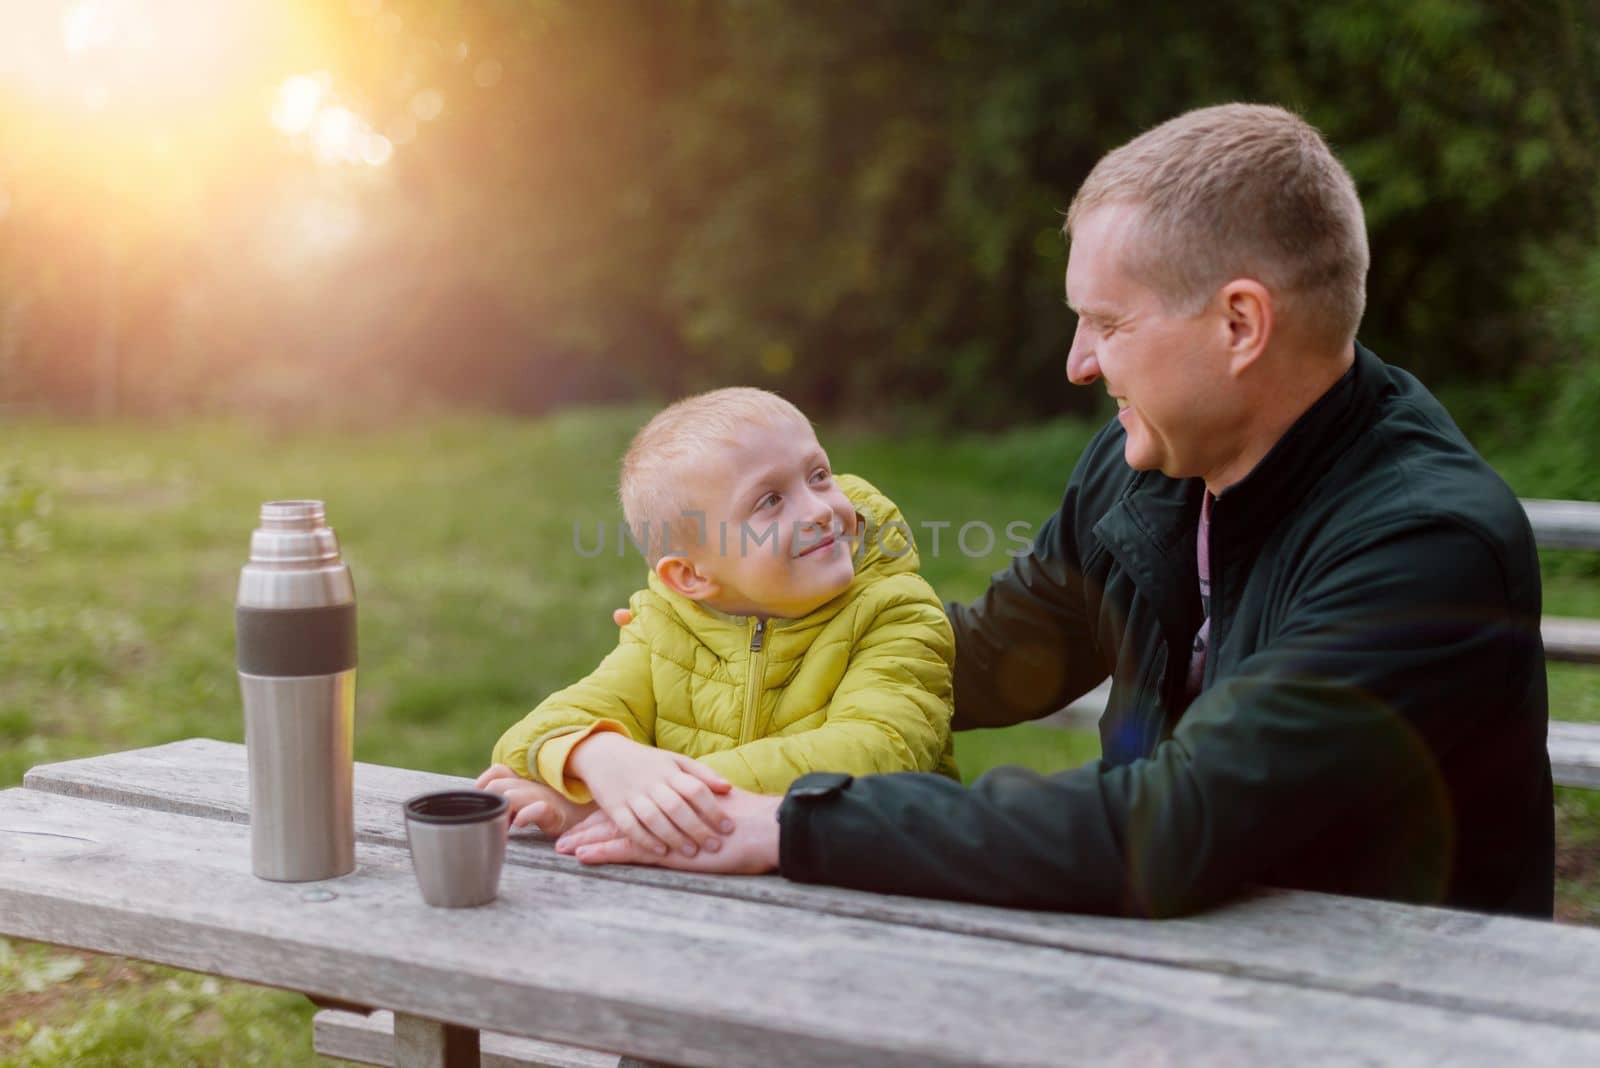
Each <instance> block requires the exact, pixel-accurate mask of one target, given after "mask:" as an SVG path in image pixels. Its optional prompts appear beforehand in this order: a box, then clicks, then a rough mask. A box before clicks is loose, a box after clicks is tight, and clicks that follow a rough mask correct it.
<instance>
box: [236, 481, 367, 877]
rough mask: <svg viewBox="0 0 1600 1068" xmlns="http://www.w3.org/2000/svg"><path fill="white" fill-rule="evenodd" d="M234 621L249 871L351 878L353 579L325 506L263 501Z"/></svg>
mask: <svg viewBox="0 0 1600 1068" xmlns="http://www.w3.org/2000/svg"><path fill="white" fill-rule="evenodd" d="M236 621H237V626H238V652H239V689H240V691H241V693H242V695H243V697H244V729H245V748H246V750H247V751H248V754H249V761H250V858H251V867H252V868H253V870H254V871H255V873H256V875H258V876H260V877H261V878H263V879H274V880H277V881H279V882H309V881H311V880H314V879H331V878H333V877H334V876H337V875H345V874H347V873H349V872H351V871H354V870H355V866H356V856H355V837H356V836H355V808H354V803H353V792H354V791H353V779H354V775H355V754H354V748H353V746H354V735H355V696H356V595H355V583H354V582H353V581H352V580H351V577H350V568H349V567H348V566H346V565H345V563H344V560H343V559H342V558H341V557H340V555H339V540H338V539H337V538H336V537H335V536H334V533H333V530H332V529H331V528H329V526H328V523H327V518H326V515H325V513H324V510H323V507H322V502H321V501H268V502H267V503H266V504H263V505H262V506H261V525H260V526H259V527H257V528H256V530H255V532H254V533H253V534H252V535H251V537H250V562H249V563H247V564H246V565H245V566H244V570H243V571H242V572H241V573H240V575H239V599H238V606H237V609H236Z"/></svg>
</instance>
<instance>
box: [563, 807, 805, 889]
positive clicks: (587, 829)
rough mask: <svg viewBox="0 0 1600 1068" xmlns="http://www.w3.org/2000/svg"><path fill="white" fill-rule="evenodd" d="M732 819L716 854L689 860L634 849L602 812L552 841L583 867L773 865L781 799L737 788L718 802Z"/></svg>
mask: <svg viewBox="0 0 1600 1068" xmlns="http://www.w3.org/2000/svg"><path fill="white" fill-rule="evenodd" d="M721 802H722V807H723V810H724V811H725V812H727V813H728V814H729V815H730V816H731V817H732V818H733V821H734V829H733V831H732V832H731V833H729V834H727V835H725V836H724V838H723V845H722V848H721V849H720V850H717V851H716V852H711V851H705V850H702V851H701V852H700V853H698V854H696V855H695V856H686V855H684V854H683V853H664V854H663V853H657V852H655V851H653V850H645V849H642V848H640V846H639V844H638V843H637V842H635V841H634V840H633V839H631V838H629V837H628V836H627V835H625V834H623V833H622V832H621V831H619V830H617V827H616V825H615V824H613V823H612V822H611V820H610V819H609V818H607V816H606V814H605V813H604V812H596V813H595V814H594V815H592V816H590V817H588V818H587V819H585V820H584V821H583V822H582V823H580V824H578V825H577V826H576V827H574V828H572V829H571V830H569V831H567V832H566V833H565V834H563V835H562V836H561V837H560V838H558V839H556V852H558V853H567V854H570V855H574V856H576V857H577V858H578V859H579V860H581V861H582V862H583V863H585V864H653V865H657V866H659V867H664V868H677V869H680V870H682V871H699V872H719V873H722V874H727V875H759V874H762V873H763V872H770V871H776V870H777V867H778V806H779V805H780V804H782V803H783V798H781V797H768V796H766V795H765V794H753V793H750V792H749V791H746V790H740V789H738V788H737V787H735V788H734V789H732V790H730V791H729V792H728V794H727V796H725V797H723V798H721Z"/></svg>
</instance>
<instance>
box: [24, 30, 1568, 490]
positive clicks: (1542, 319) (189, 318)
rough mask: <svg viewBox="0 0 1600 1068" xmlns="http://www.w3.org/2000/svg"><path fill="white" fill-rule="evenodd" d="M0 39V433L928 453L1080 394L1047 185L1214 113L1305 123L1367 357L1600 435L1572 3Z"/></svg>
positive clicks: (1084, 398) (1068, 182)
mask: <svg viewBox="0 0 1600 1068" xmlns="http://www.w3.org/2000/svg"><path fill="white" fill-rule="evenodd" d="M0 23H3V24H4V25H0V405H5V406H8V407H10V408H14V409H39V408H42V409H47V410H55V411H62V412H70V413H93V414H111V413H117V414H128V413H132V414H142V415H163V416H165V415H173V414H184V413H190V412H197V411H202V412H217V411H235V410H249V411H256V412H261V411H265V412H267V413H269V414H270V413H279V414H285V415H288V414H307V413H311V414H317V413H323V414H331V415H339V416H346V415H349V416H354V415H359V416H360V417H361V418H364V419H379V420H381V419H384V418H387V417H391V416H393V415H396V414H398V413H402V412H406V411H410V410H412V409H414V408H415V407H417V406H419V405H434V404H447V405H456V404H464V405H469V406H490V407H494V408H500V409H509V410H513V411H517V412H539V411H545V410H549V409H552V408H556V407H560V406H563V405H567V404H571V403H574V402H593V401H608V400H616V399H624V398H634V397H657V396H665V395H670V394H674V393H678V392H681V391H684V390H687V389H691V388H696V387H700V386H705V385H710V384H722V383H729V382H749V383H755V384H761V385H767V386H771V387H775V388H778V389H781V390H783V391H785V392H786V393H788V394H790V395H791V396H793V397H794V398H795V399H796V400H797V401H799V402H800V403H801V404H802V405H804V406H806V407H807V408H808V409H809V410H813V411H815V412H816V413H817V414H829V415H835V416H841V417H850V416H852V415H856V414H864V413H879V412H881V410H882V408H883V406H884V404H885V402H886V401H887V402H888V403H889V404H890V405H891V406H894V407H897V408H900V409H902V410H903V411H904V412H905V413H907V414H906V416H905V417H906V418H907V419H909V420H910V421H912V422H920V423H922V424H923V425H926V426H931V427H938V426H948V425H967V426H995V425H1000V424H1011V423H1017V422H1024V421H1029V420H1033V419H1037V418H1043V417H1048V416H1051V415H1054V414H1059V413H1061V412H1063V411H1070V410H1072V409H1073V406H1074V405H1076V406H1077V407H1078V410H1085V409H1087V408H1088V407H1090V406H1092V405H1093V404H1094V403H1095V398H1094V397H1093V396H1092V395H1091V393H1090V392H1089V391H1081V392H1079V391H1070V390H1067V389H1065V388H1063V385H1062V364H1063V361H1064V356H1065V350H1066V344H1067V340H1068V338H1069V336H1070V332H1071V328H1072V320H1071V315H1070V313H1069V312H1067V311H1066V309H1065V308H1064V307H1063V306H1062V303H1061V275H1062V271H1063V269H1064V267H1065V262H1066V248H1065V243H1064V241H1063V239H1062V237H1061V234H1060V224H1061V220H1062V213H1063V212H1064V210H1065V208H1066V206H1067V204H1068V202H1069V200H1070V197H1071V194H1072V192H1073V190H1074V189H1075V188H1076V186H1077V184H1078V182H1079V181H1081V179H1082V178H1083V176H1084V175H1085V174H1086V173H1087V171H1088V169H1089V167H1090V166H1091V165H1092V164H1093V162H1094V161H1095V159H1096V158H1098V156H1099V155H1100V154H1101V153H1103V152H1104V151H1106V150H1107V149H1109V148H1111V147H1113V146H1115V145H1117V144H1119V143H1121V142H1123V141H1125V140H1126V139H1127V138H1129V137H1131V136H1132V135H1134V134H1136V133H1138V132H1139V131H1140V130H1142V129H1144V128H1146V127H1148V126H1150V125H1153V124H1154V123H1157V122H1159V121H1161V120H1163V119H1165V118H1168V117H1170V116H1172V115H1174V114H1176V113H1178V112H1181V111H1183V110H1185V109H1188V108H1191V107H1196V106H1201V105H1205V104H1209V103H1215V102H1220V101H1225V100H1236V99H1238V100H1257V101H1271V102H1277V103H1282V104H1285V105H1287V106H1290V107H1293V108H1295V109H1296V110H1298V111H1300V112H1301V113H1302V114H1304V115H1306V116H1307V117H1308V118H1309V119H1310V120H1311V121H1312V122H1314V123H1315V124H1316V125H1317V126H1319V128H1321V129H1322V130H1323V132H1324V133H1325V134H1326V135H1327V137H1328V138H1329V140H1330V141H1331V142H1332V143H1333V145H1334V146H1335V149H1336V150H1337V151H1338V152H1339V153H1340V155H1341V156H1342V158H1343V159H1344V160H1345V161H1346V163H1347V164H1348V166H1349V167H1350V169H1351V171H1352V172H1353V174H1354V175H1355V177H1356V180H1357V182H1358V184H1359V186H1360V188H1361V192H1362V196H1363V199H1364V201H1365V204H1366V207H1367V213H1368V222H1369V227H1370V233H1371V239H1372V247H1373V253H1374V265H1373V272H1372V278H1371V283H1370V302H1369V311H1368V315H1367V319H1366V322H1365V325H1364V328H1363V330H1362V337H1363V340H1364V341H1366V343H1368V344H1369V345H1371V346H1373V347H1374V348H1376V349H1377V350H1378V351H1379V352H1380V354H1382V355H1384V356H1385V357H1386V358H1388V359H1390V360H1392V361H1394V362H1397V363H1400V364H1402V365H1404V366H1407V367H1409V368H1411V369H1413V370H1414V371H1416V372H1417V373H1418V374H1420V375H1421V376H1422V377H1423V378H1424V379H1425V380H1427V381H1428V382H1430V383H1431V384H1434V385H1436V386H1444V387H1446V388H1447V389H1448V388H1450V387H1452V386H1457V387H1459V386H1462V385H1463V384H1487V385H1490V386H1493V387H1495V388H1496V389H1500V390H1504V389H1511V390H1513V391H1514V392H1513V393H1511V394H1506V396H1514V397H1515V398H1516V401H1517V403H1516V404H1515V405H1514V406H1512V405H1505V406H1500V405H1496V404H1494V403H1493V402H1490V401H1485V400H1483V399H1482V398H1483V396H1484V394H1483V393H1482V392H1481V391H1480V392H1479V393H1477V394H1470V395H1468V394H1463V396H1465V397H1466V399H1465V400H1463V401H1462V405H1461V407H1462V410H1463V411H1464V412H1465V413H1466V415H1467V417H1468V418H1470V419H1474V420H1477V421H1479V422H1481V423H1483V424H1484V425H1485V430H1484V432H1485V433H1493V434H1498V435H1503V436H1510V437H1515V436H1516V435H1518V434H1526V433H1531V432H1532V428H1533V427H1538V426H1543V427H1545V428H1547V429H1548V426H1549V425H1551V424H1550V423H1549V422H1548V421H1547V420H1557V421H1560V420H1566V421H1567V422H1566V423H1565V424H1562V425H1566V426H1567V427H1568V429H1569V430H1571V431H1573V432H1579V433H1586V434H1587V435H1588V439H1587V440H1588V441H1589V442H1590V446H1589V454H1590V455H1592V454H1593V451H1594V449H1593V444H1594V443H1595V441H1596V435H1597V434H1600V432H1597V431H1596V430H1595V428H1594V427H1592V426H1590V424H1591V423H1594V422H1596V420H1595V419H1594V413H1595V412H1596V411H1597V410H1600V408H1597V406H1600V370H1597V367H1600V3H1596V2H1595V0H1550V2H1542V0H1541V2H1539V3H1509V2H1506V3H1502V2H1488V0H1427V2H1416V0H1322V2H1319V3H1315V4H1312V3H1300V2H1288V3H1285V2H1272V0H1222V2H1219V3H1216V4H1212V5H1202V6H1200V7H1198V8H1193V7H1189V6H1187V5H1176V4H1172V3H1170V2H1154V0H1115V2H1111V0H1083V2H1075V3H1063V2H1061V0H1012V2H1008V3H1005V4H991V3H983V2H977V0H948V2H942V3H937V4H928V3H921V2H916V0H856V2H848V3H847V2H804V3H801V2H795V0H791V2H781V0H718V2H713V0H659V2H643V0H516V2H513V0H472V2H468V0H349V2H337V3H334V2H328V0H293V2H290V0H278V2H276V3H270V4H269V3H265V2H261V3H257V2H254V0H237V2H235V3H229V4H220V5H218V4H210V3H204V2H201V0H125V2H118V0H38V2H37V3H35V2H32V0H30V3H28V4H26V5H24V4H20V3H19V4H8V5H6V6H5V9H4V13H3V14H0ZM1574 477H1575V478H1577V479H1578V480H1579V481H1582V476H1581V475H1575V476H1574ZM1572 492H1573V493H1574V495H1588V496H1597V497H1600V485H1588V486H1584V485H1574V486H1573V489H1572Z"/></svg>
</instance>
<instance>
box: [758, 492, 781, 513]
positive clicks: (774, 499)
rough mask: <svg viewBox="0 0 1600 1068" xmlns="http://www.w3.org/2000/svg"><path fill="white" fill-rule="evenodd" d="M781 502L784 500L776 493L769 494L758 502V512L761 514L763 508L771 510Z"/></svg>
mask: <svg viewBox="0 0 1600 1068" xmlns="http://www.w3.org/2000/svg"><path fill="white" fill-rule="evenodd" d="M780 500H782V498H781V497H779V496H778V495H777V494H776V493H769V494H767V495H766V496H765V497H762V498H761V499H760V500H759V501H757V502H756V511H758V512H759V511H761V509H763V508H770V507H772V506H773V505H775V504H777V503H778V502H779V501H780Z"/></svg>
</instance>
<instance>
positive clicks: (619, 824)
mask: <svg viewBox="0 0 1600 1068" xmlns="http://www.w3.org/2000/svg"><path fill="white" fill-rule="evenodd" d="M567 766H568V767H569V768H570V769H571V772H572V774H573V776H574V777H576V778H579V779H582V780H583V781H584V783H585V784H586V785H587V786H588V787H589V792H590V793H592V794H594V799H595V801H597V802H598V803H599V805H600V808H601V810H602V811H604V812H605V814H606V816H607V817H608V818H609V819H610V820H611V822H612V823H613V824H614V825H615V826H616V828H617V830H618V831H619V833H621V834H622V835H625V836H626V837H627V838H628V839H629V840H630V841H632V842H634V843H635V844H636V845H638V846H639V848H641V849H643V850H646V851H648V852H649V853H650V854H651V855H654V856H664V855H665V854H666V853H667V852H668V851H669V850H671V851H676V852H679V853H682V854H683V855H684V856H686V857H692V856H694V855H695V854H697V853H699V852H700V850H701V849H706V850H709V851H711V852H713V853H714V852H716V851H717V850H718V849H720V848H721V847H722V843H721V842H720V841H719V840H718V839H717V838H716V837H715V836H716V834H717V833H718V832H721V833H724V834H726V833H727V832H729V831H731V830H733V821H732V820H730V819H728V817H727V816H726V815H725V814H724V813H723V811H722V807H721V805H720V804H719V803H718V801H717V798H716V795H717V794H725V793H727V792H728V791H729V790H731V789H733V786H732V784H731V783H729V782H728V781H727V780H726V779H724V778H723V777H722V776H720V775H718V774H717V773H716V772H714V771H712V770H711V769H710V768H708V767H706V766H705V765H704V764H699V763H696V762H695V761H693V760H690V759H689V758H688V757H686V756H683V755H682V754H679V753H669V752H667V751H666V750H665V749H656V748H653V747H651V746H648V745H640V744H639V743H638V742H635V741H632V740H631V739H628V738H625V737H623V736H622V735H620V734H617V733H615V732H607V733H604V734H595V735H591V736H590V737H588V738H586V739H584V740H583V741H582V742H580V743H578V747H577V748H576V749H574V750H573V751H572V755H571V756H569V757H568V758H567Z"/></svg>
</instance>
